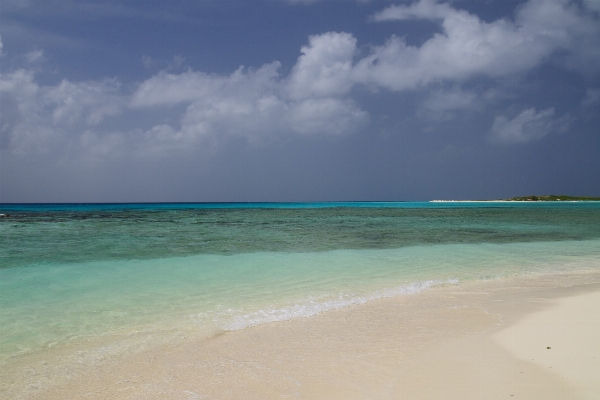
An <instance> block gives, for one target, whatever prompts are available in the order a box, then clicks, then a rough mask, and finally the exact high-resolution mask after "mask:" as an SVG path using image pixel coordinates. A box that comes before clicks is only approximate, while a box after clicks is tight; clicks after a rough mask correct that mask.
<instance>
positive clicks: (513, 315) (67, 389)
mask: <svg viewBox="0 0 600 400" xmlns="http://www.w3.org/2000/svg"><path fill="white" fill-rule="evenodd" d="M591 282H595V283H593V284H591ZM599 293H600V274H581V275H570V276H546V277H530V278H519V279H512V280H506V281H500V280H496V281H489V282H476V283H471V284H463V285H460V286H446V287H441V288H435V289H432V290H429V291H426V292H423V293H420V294H417V295H408V296H399V297H396V298H392V299H383V300H376V301H372V302H370V303H367V304H365V305H360V306H353V307H349V308H346V309H342V310H335V311H330V312H326V313H323V314H320V315H317V316H314V317H310V318H300V319H295V320H290V321H284V322H278V323H271V324H265V325H261V326H256V327H253V328H248V329H244V330H241V331H233V332H225V333H223V334H221V335H218V336H216V337H213V338H210V339H189V340H187V339H186V340H181V341H179V342H178V343H172V344H170V345H166V346H159V347H152V348H148V349H146V350H144V351H141V352H134V353H130V354H122V355H121V356H118V357H112V358H109V359H106V360H96V361H97V362H96V361H95V362H93V363H90V362H89V360H88V361H86V360H83V359H80V360H79V361H76V362H74V363H71V364H68V363H66V364H64V365H57V364H56V363H57V360H58V358H56V357H54V356H52V355H51V354H48V355H38V356H36V357H35V358H32V359H31V360H25V361H23V362H21V363H16V364H14V365H12V366H10V368H8V369H5V370H4V371H3V372H2V373H3V382H4V383H5V384H3V386H2V389H1V391H0V397H1V398H6V399H17V398H27V399H71V398H73V399H74V398H91V399H105V398H106V399H281V398H301V399H411V400H412V399H461V400H462V399H512V398H515V399H518V398H521V399H544V400H546V399H578V398H581V399H585V398H599V397H600V396H598V394H599V393H600V392H599V391H598V388H599V386H598V384H597V383H596V382H595V381H594V379H593V378H595V377H597V376H600V373H599V370H598V362H597V360H598V359H599V354H598V338H600V331H599V330H598V328H599V324H598V310H600V308H599V306H600V295H599ZM547 346H550V347H552V348H551V349H550V350H547V349H546V347H547ZM76 363H77V364H76ZM48 365H53V368H52V369H47V368H46V369H44V368H42V366H48ZM550 367H552V368H550ZM44 371H53V372H52V373H45V372H44ZM594 395H596V396H595V397H594Z"/></svg>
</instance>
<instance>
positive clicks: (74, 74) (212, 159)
mask: <svg viewBox="0 0 600 400" xmlns="http://www.w3.org/2000/svg"><path fill="white" fill-rule="evenodd" d="M0 18H1V24H0V37H1V48H0V50H1V54H0V63H1V67H0V73H1V75H0V101H1V103H0V111H1V113H2V117H1V118H2V119H1V121H0V129H1V136H0V201H2V202H121V201H123V202H129V201H328V200H429V199H466V198H470V199H485V198H503V197H511V196H517V195H528V194H550V193H553V194H572V195H596V196H600V128H599V127H600V1H598V0H573V1H568V0H527V1H513V0H476V1H469V0H456V1H435V0H419V1H396V2H393V1H385V0H381V1H377V0H371V1H366V0H363V1H354V0H321V1H319V0H312V1H301V0H297V1H291V0H290V1H286V0H254V1H242V0H221V1H216V0H215V1H213V0H197V1H192V0H174V1H158V0H156V1H148V0H147V1H136V0H131V1H92V0H88V1H68V0H45V1H38V0H4V1H3V2H2V9H1V14H0Z"/></svg>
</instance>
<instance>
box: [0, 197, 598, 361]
mask: <svg viewBox="0 0 600 400" xmlns="http://www.w3.org/2000/svg"><path fill="white" fill-rule="evenodd" d="M0 213H1V214H6V215H7V216H6V217H3V218H0V267H1V268H0V352H1V354H2V357H3V359H7V358H10V357H14V356H18V355H20V354H30V353H33V352H36V351H39V350H42V349H44V348H47V347H52V346H60V345H61V344H66V343H71V342H75V341H81V340H85V339H90V338H95V337H105V336H110V335H126V334H129V333H132V332H136V333H139V332H146V333H149V334H152V333H156V332H169V333H173V334H180V333H185V334H186V335H187V334H194V333H196V334H206V335H210V334H214V333H215V332H218V331H220V330H227V329H243V328H245V327H248V326H252V325H256V324H260V323H265V322H270V321H277V320H285V319H289V318H295V317H302V316H310V315H314V314H316V313H319V312H322V311H325V310H328V309H333V308H339V307H344V306H348V305H351V304H360V303H364V302H366V301H368V300H370V299H375V298H380V297H387V296H394V295H399V294H410V293H414V292H418V291H420V290H424V289H426V288H428V287H431V286H433V285H436V284H441V283H450V284H456V283H458V282H461V281H466V280H474V279H493V278H497V277H504V276H513V275H520V274H530V273H555V272H568V271H573V270H597V269H599V268H600V203H596V202H585V203H584V202H582V203H307V204H276V203H260V204H256V203H251V204H239V203H231V204H219V203H214V204H188V203H184V204H82V205H60V204H59V205H57V204H51V205H6V204H5V205H0Z"/></svg>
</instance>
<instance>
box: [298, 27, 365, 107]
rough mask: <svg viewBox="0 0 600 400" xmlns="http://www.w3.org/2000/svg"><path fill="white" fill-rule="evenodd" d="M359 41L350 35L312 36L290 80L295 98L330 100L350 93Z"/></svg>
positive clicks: (303, 48)
mask: <svg viewBox="0 0 600 400" xmlns="http://www.w3.org/2000/svg"><path fill="white" fill-rule="evenodd" d="M355 51H356V39H355V38H354V37H353V36H352V35H351V34H349V33H336V32H328V33H324V34H322V35H317V36H311V37H310V38H309V45H308V46H303V47H302V48H301V52H302V55H301V56H300V57H299V58H298V61H297V62H296V65H295V66H294V69H293V70H292V73H291V75H290V77H289V82H288V85H289V86H288V88H289V92H290V95H291V97H292V98H295V99H303V98H310V97H327V96H332V95H341V94H345V93H347V92H348V91H349V90H350V89H351V87H352V85H353V83H354V82H353V81H352V79H351V76H352V59H353V57H354V53H355Z"/></svg>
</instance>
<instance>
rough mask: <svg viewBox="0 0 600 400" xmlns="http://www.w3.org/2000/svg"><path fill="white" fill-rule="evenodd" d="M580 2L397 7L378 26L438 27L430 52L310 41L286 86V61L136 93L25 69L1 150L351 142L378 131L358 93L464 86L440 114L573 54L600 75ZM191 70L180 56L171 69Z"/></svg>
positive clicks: (514, 125)
mask: <svg viewBox="0 0 600 400" xmlns="http://www.w3.org/2000/svg"><path fill="white" fill-rule="evenodd" d="M577 4H579V3H574V2H570V1H567V0H529V1H527V2H526V3H523V4H522V6H521V7H519V8H518V10H517V12H516V14H515V18H514V20H508V19H499V20H496V21H493V22H486V21H483V20H481V19H480V18H479V17H478V16H476V15H473V14H470V13H468V12H466V11H463V10H458V9H456V8H454V7H453V6H452V5H450V3H440V2H437V1H433V0H420V1H417V2H415V3H413V4H411V5H408V6H406V5H403V6H392V7H388V8H386V9H384V10H383V11H381V12H380V13H378V14H376V15H375V16H373V20H374V21H378V22H381V21H403V20H407V19H428V20H434V21H438V22H439V23H440V26H441V29H442V31H441V33H437V34H434V35H433V36H432V37H431V38H429V39H428V40H426V41H425V42H424V43H423V44H422V45H420V46H410V45H408V44H407V43H406V42H405V41H404V40H403V39H401V38H399V37H396V36H392V37H391V38H389V40H388V41H387V42H386V43H384V44H382V45H380V46H377V47H373V48H372V50H371V51H370V53H368V54H367V55H366V56H364V57H363V58H358V52H357V40H356V38H355V37H354V36H353V35H352V34H350V33H344V32H341V33H339V32H327V33H323V34H321V35H314V36H311V37H310V38H309V42H308V44H307V45H306V46H303V47H302V48H301V55H300V56H299V58H298V60H297V62H296V64H295V65H294V66H293V68H292V69H291V72H290V73H289V75H287V76H282V74H281V72H280V70H281V68H280V64H279V63H278V62H273V63H270V64H265V65H263V66H262V67H260V68H258V69H253V68H243V67H240V68H239V69H237V70H236V71H234V72H233V73H230V74H207V73H203V72H200V71H193V70H192V69H188V70H187V71H184V72H181V73H173V72H172V71H171V73H169V72H167V71H168V68H167V70H164V71H162V72H159V73H158V74H156V75H154V76H152V77H151V78H149V79H147V80H145V81H143V82H142V83H141V84H139V86H138V87H137V89H136V90H135V91H134V93H133V94H131V95H128V94H126V93H124V92H123V90H122V88H121V87H120V85H119V83H118V82H117V81H116V80H114V79H107V80H102V81H87V82H72V81H69V80H63V81H62V82H60V83H59V84H57V85H54V86H42V85H38V84H37V83H36V82H35V80H34V74H33V72H31V71H27V70H24V69H20V70H17V71H14V72H11V73H5V74H2V75H1V76H0V89H1V91H2V92H3V102H6V103H7V104H13V105H15V107H13V108H10V107H9V108H10V110H13V111H14V112H13V111H6V112H5V111H4V110H3V111H2V112H3V114H7V113H8V114H10V115H9V117H4V116H3V126H2V135H3V136H2V142H1V143H3V144H2V146H5V143H10V147H11V148H12V149H13V150H14V151H19V152H26V151H47V150H48V149H49V148H50V147H52V146H59V145H61V146H64V147H68V146H76V147H77V146H79V147H81V148H87V149H92V148H94V147H96V148H97V150H98V151H97V154H106V152H108V151H109V150H108V149H113V150H111V151H116V150H115V149H116V147H118V146H121V147H127V148H129V149H130V150H131V149H137V150H136V151H141V152H143V151H146V150H147V151H148V152H151V153H157V152H160V149H167V150H168V149H180V148H193V147H194V146H199V145H200V143H205V141H206V140H209V138H210V140H212V139H214V138H218V137H224V136H230V137H232V136H233V137H242V138H246V139H247V140H250V141H257V140H267V139H268V140H271V139H272V138H276V137H280V136H283V135H289V134H299V135H316V134H333V135H342V134H347V133H351V132H353V131H356V130H357V129H360V127H361V126H364V124H365V123H366V122H367V121H368V114H367V113H366V112H364V111H362V110H361V109H360V108H359V106H358V105H357V104H356V103H355V102H354V101H353V100H352V97H351V93H352V89H353V88H354V87H355V86H357V85H365V86H367V87H375V88H384V89H388V90H392V91H402V90H412V89H418V88H424V87H425V88H429V87H434V88H435V87H452V88H453V89H451V90H446V91H433V92H432V93H431V95H430V97H429V98H427V99H426V100H425V101H424V102H423V103H422V104H421V106H420V110H421V111H422V112H425V113H430V115H432V114H431V113H433V114H435V113H438V114H444V113H446V114H447V113H449V112H450V113H451V112H455V111H456V110H460V109H465V108H472V107H475V106H477V105H478V104H479V102H478V101H477V100H478V99H483V98H485V95H484V96H483V97H477V95H476V94H475V93H471V92H469V91H465V90H463V89H462V88H461V85H462V83H463V82H465V81H467V80H469V79H471V78H474V77H478V76H488V77H506V76H512V75H514V74H515V73H520V72H526V71H529V70H531V69H532V68H535V67H537V66H539V65H541V64H542V63H543V62H544V61H545V60H548V59H549V58H551V57H552V56H554V55H556V54H557V53H560V54H562V55H561V57H563V58H562V60H563V61H564V64H563V65H568V66H569V65H571V66H574V65H576V64H577V65H578V67H577V68H581V69H582V70H585V68H590V66H593V65H595V64H594V63H597V62H598V60H600V45H597V44H594V43H596V42H597V41H598V40H599V39H598V38H600V24H599V23H598V15H597V14H595V13H593V12H589V10H590V9H593V7H594V6H593V5H590V4H592V3H590V2H586V3H585V4H587V8H582V7H578V6H577ZM585 10H588V13H587V14H586V12H585ZM594 41H596V42H594ZM1 43H2V42H1V39H0V44H1ZM565 55H566V56H565ZM27 57H28V58H29V59H30V60H31V61H35V60H39V59H40V58H41V57H43V53H42V52H41V51H38V52H32V53H29V54H28V55H27ZM142 62H144V63H145V65H147V66H153V65H155V63H156V61H154V60H152V59H151V58H149V57H145V58H143V59H142ZM183 62H184V59H183V58H182V57H176V58H174V59H173V63H172V65H171V67H176V66H181V65H182V64H183ZM586 65H587V67H585V66H586ZM440 83H441V84H440ZM480 92H481V91H480ZM491 92H493V91H489V92H488V93H491ZM594 93H595V92H590V94H588V95H587V96H588V97H586V99H584V101H583V102H582V105H584V106H585V105H587V104H593V103H594V102H595V101H596V100H594V99H595V97H594ZM155 110H156V111H159V112H157V113H156V114H159V113H162V114H165V115H166V114H168V115H169V118H166V119H164V120H161V121H156V120H154V121H153V122H152V123H149V122H144V121H142V122H139V121H136V119H135V117H132V116H131V115H130V114H134V113H138V115H139V113H143V112H154V111H155ZM553 113H554V111H553V109H546V110H542V111H539V112H536V111H535V109H534V108H532V109H529V110H525V111H523V112H522V113H521V114H519V115H518V116H516V117H515V118H513V119H508V118H506V117H503V116H500V117H497V118H496V120H495V122H494V126H493V128H492V131H493V133H494V137H495V138H497V139H498V140H504V141H513V142H526V141H530V140H534V139H536V138H540V137H543V136H544V135H546V134H548V132H550V131H553V130H561V129H562V128H561V125H560V123H559V122H560V121H562V120H561V119H559V120H555V119H553ZM120 114H124V116H123V119H124V120H126V121H127V122H128V125H129V126H133V127H132V128H128V129H129V130H127V132H125V133H118V132H116V131H114V130H109V129H108V128H107V127H106V126H103V125H102V123H103V122H104V121H105V120H107V119H109V118H112V117H115V116H117V115H120ZM4 121H8V122H7V123H5V122H4ZM138 122H139V123H138ZM145 123H146V124H148V125H144V124H145ZM152 124H154V125H155V126H153V127H152ZM563 125H564V124H563ZM119 137H121V139H118V138H119ZM7 138H8V139H7ZM203 141H204V142H203ZM53 143H54V144H53ZM67 144H68V145H67ZM144 149H146V150H144ZM90 151H91V150H90ZM132 151H133V150H132Z"/></svg>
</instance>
